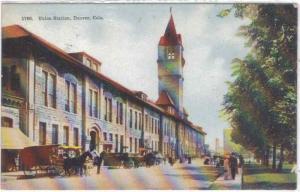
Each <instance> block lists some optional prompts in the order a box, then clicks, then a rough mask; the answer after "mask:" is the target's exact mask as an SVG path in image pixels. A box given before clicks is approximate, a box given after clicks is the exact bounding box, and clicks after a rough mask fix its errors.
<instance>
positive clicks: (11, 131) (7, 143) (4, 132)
mask: <svg viewBox="0 0 300 192" xmlns="http://www.w3.org/2000/svg"><path fill="white" fill-rule="evenodd" d="M34 145H36V144H35V143H34V142H33V141H32V140H31V139H29V138H28V137H27V136H26V135H25V134H24V133H23V132H22V131H21V130H20V129H19V128H8V127H2V128H1V149H23V148H24V147H29V146H34Z"/></svg>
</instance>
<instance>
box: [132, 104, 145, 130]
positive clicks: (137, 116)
mask: <svg viewBox="0 0 300 192" xmlns="http://www.w3.org/2000/svg"><path fill="white" fill-rule="evenodd" d="M142 126H143V119H142V113H139V112H137V111H135V112H134V128H135V129H139V130H141V129H142ZM129 128H133V110H132V109H130V110H129Z"/></svg>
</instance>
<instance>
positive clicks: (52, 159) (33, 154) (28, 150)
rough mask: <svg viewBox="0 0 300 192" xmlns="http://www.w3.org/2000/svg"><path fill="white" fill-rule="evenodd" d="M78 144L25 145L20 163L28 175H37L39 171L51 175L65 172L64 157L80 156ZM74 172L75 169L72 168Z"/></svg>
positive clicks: (21, 152)
mask: <svg viewBox="0 0 300 192" xmlns="http://www.w3.org/2000/svg"><path fill="white" fill-rule="evenodd" d="M80 152H81V148H80V147H78V146H64V145H41V146H31V147H25V148H24V149H22V150H21V151H20V154H19V155H20V165H21V168H22V169H23V171H24V175H26V176H36V175H37V174H38V173H39V172H46V173H48V174H51V175H61V176H63V175H64V174H65V171H64V158H65V157H66V156H67V157H76V156H79V155H80ZM72 172H74V170H72Z"/></svg>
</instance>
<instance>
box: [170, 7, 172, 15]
mask: <svg viewBox="0 0 300 192" xmlns="http://www.w3.org/2000/svg"><path fill="white" fill-rule="evenodd" d="M170 15H172V6H171V7H170Z"/></svg>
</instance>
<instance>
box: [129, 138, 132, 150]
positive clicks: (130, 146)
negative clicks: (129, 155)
mask: <svg viewBox="0 0 300 192" xmlns="http://www.w3.org/2000/svg"><path fill="white" fill-rule="evenodd" d="M129 152H132V137H130V138H129Z"/></svg>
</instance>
